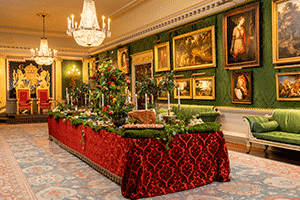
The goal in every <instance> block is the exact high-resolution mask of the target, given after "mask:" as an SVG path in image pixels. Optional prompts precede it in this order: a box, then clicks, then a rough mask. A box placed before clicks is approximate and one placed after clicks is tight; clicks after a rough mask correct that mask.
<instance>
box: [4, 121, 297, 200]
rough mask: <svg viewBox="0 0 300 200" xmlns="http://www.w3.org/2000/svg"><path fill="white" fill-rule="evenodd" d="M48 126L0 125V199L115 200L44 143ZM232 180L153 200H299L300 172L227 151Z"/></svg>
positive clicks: (89, 172) (105, 186)
mask: <svg viewBox="0 0 300 200" xmlns="http://www.w3.org/2000/svg"><path fill="white" fill-rule="evenodd" d="M47 138H48V128H47V124H46V123H42V124H41V123H39V124H22V125H0V200H8V199H24V200H29V199H39V200H44V199H45V200H48V199H49V200H50V199H64V200H66V199H70V200H75V199H76V200H79V199H87V200H101V199H106V200H118V199H125V198H124V197H122V195H121V190H120V186H119V185H117V184H115V183H114V182H112V181H110V180H109V179H107V178H106V177H105V176H103V175H101V174H99V173H98V172H97V171H95V170H93V169H92V168H91V167H89V166H88V165H87V164H85V163H84V162H82V161H81V160H80V159H78V158H77V157H75V156H73V155H71V154H69V153H68V152H66V151H65V150H63V149H61V148H60V147H59V146H57V145H56V144H55V143H54V142H51V141H49V140H47ZM229 156H230V164H231V175H230V176H231V179H232V180H231V181H230V182H226V183H219V182H213V183H212V184H209V185H206V186H202V187H199V188H195V189H191V190H188V191H182V192H178V193H173V194H168V195H164V196H157V197H152V198H147V199H153V200H163V199H167V200H200V199H205V200H222V199H225V200H242V199H244V200H246V199H253V200H257V199H262V200H288V199H290V200H300V167H299V166H295V165H290V164H286V163H282V162H277V161H272V160H268V159H264V158H258V157H254V156H251V155H247V154H242V153H237V152H234V151H229Z"/></svg>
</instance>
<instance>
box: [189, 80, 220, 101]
mask: <svg viewBox="0 0 300 200" xmlns="http://www.w3.org/2000/svg"><path fill="white" fill-rule="evenodd" d="M193 99H202V100H214V99H215V77H214V76H205V77H197V78H193Z"/></svg>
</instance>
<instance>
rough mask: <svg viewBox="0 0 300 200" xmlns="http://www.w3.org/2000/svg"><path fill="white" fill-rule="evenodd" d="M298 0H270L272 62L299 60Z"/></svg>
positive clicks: (281, 62) (299, 15)
mask: <svg viewBox="0 0 300 200" xmlns="http://www.w3.org/2000/svg"><path fill="white" fill-rule="evenodd" d="M299 6H300V0H288V1H287V0H273V1H272V37H273V38H272V43H273V63H274V64H283V63H295V62H300V37H299V32H300V27H299V22H298V21H299V17H300V10H299Z"/></svg>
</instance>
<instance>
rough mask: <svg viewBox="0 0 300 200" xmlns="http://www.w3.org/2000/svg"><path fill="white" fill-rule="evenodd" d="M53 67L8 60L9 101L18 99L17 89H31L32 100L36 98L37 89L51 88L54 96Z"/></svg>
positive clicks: (33, 62) (29, 61) (30, 61)
mask: <svg viewBox="0 0 300 200" xmlns="http://www.w3.org/2000/svg"><path fill="white" fill-rule="evenodd" d="M52 70H53V67H52V65H38V64H36V62H35V61H33V60H25V61H24V60H8V70H7V77H8V79H7V81H8V84H7V86H8V91H9V97H8V98H9V99H15V98H16V88H24V87H26V88H30V93H31V94H30V98H36V88H38V87H43V88H49V93H50V97H52V95H53V92H52V90H53V77H52V76H53V72H52Z"/></svg>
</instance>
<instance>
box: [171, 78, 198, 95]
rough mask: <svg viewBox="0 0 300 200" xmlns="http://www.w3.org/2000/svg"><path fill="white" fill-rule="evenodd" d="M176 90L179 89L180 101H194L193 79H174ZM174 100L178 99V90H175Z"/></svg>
mask: <svg viewBox="0 0 300 200" xmlns="http://www.w3.org/2000/svg"><path fill="white" fill-rule="evenodd" d="M174 81H175V86H176V88H179V92H180V99H192V97H193V93H192V92H193V91H192V79H191V78H182V79H174ZM174 98H175V99H178V89H175V90H174Z"/></svg>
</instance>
